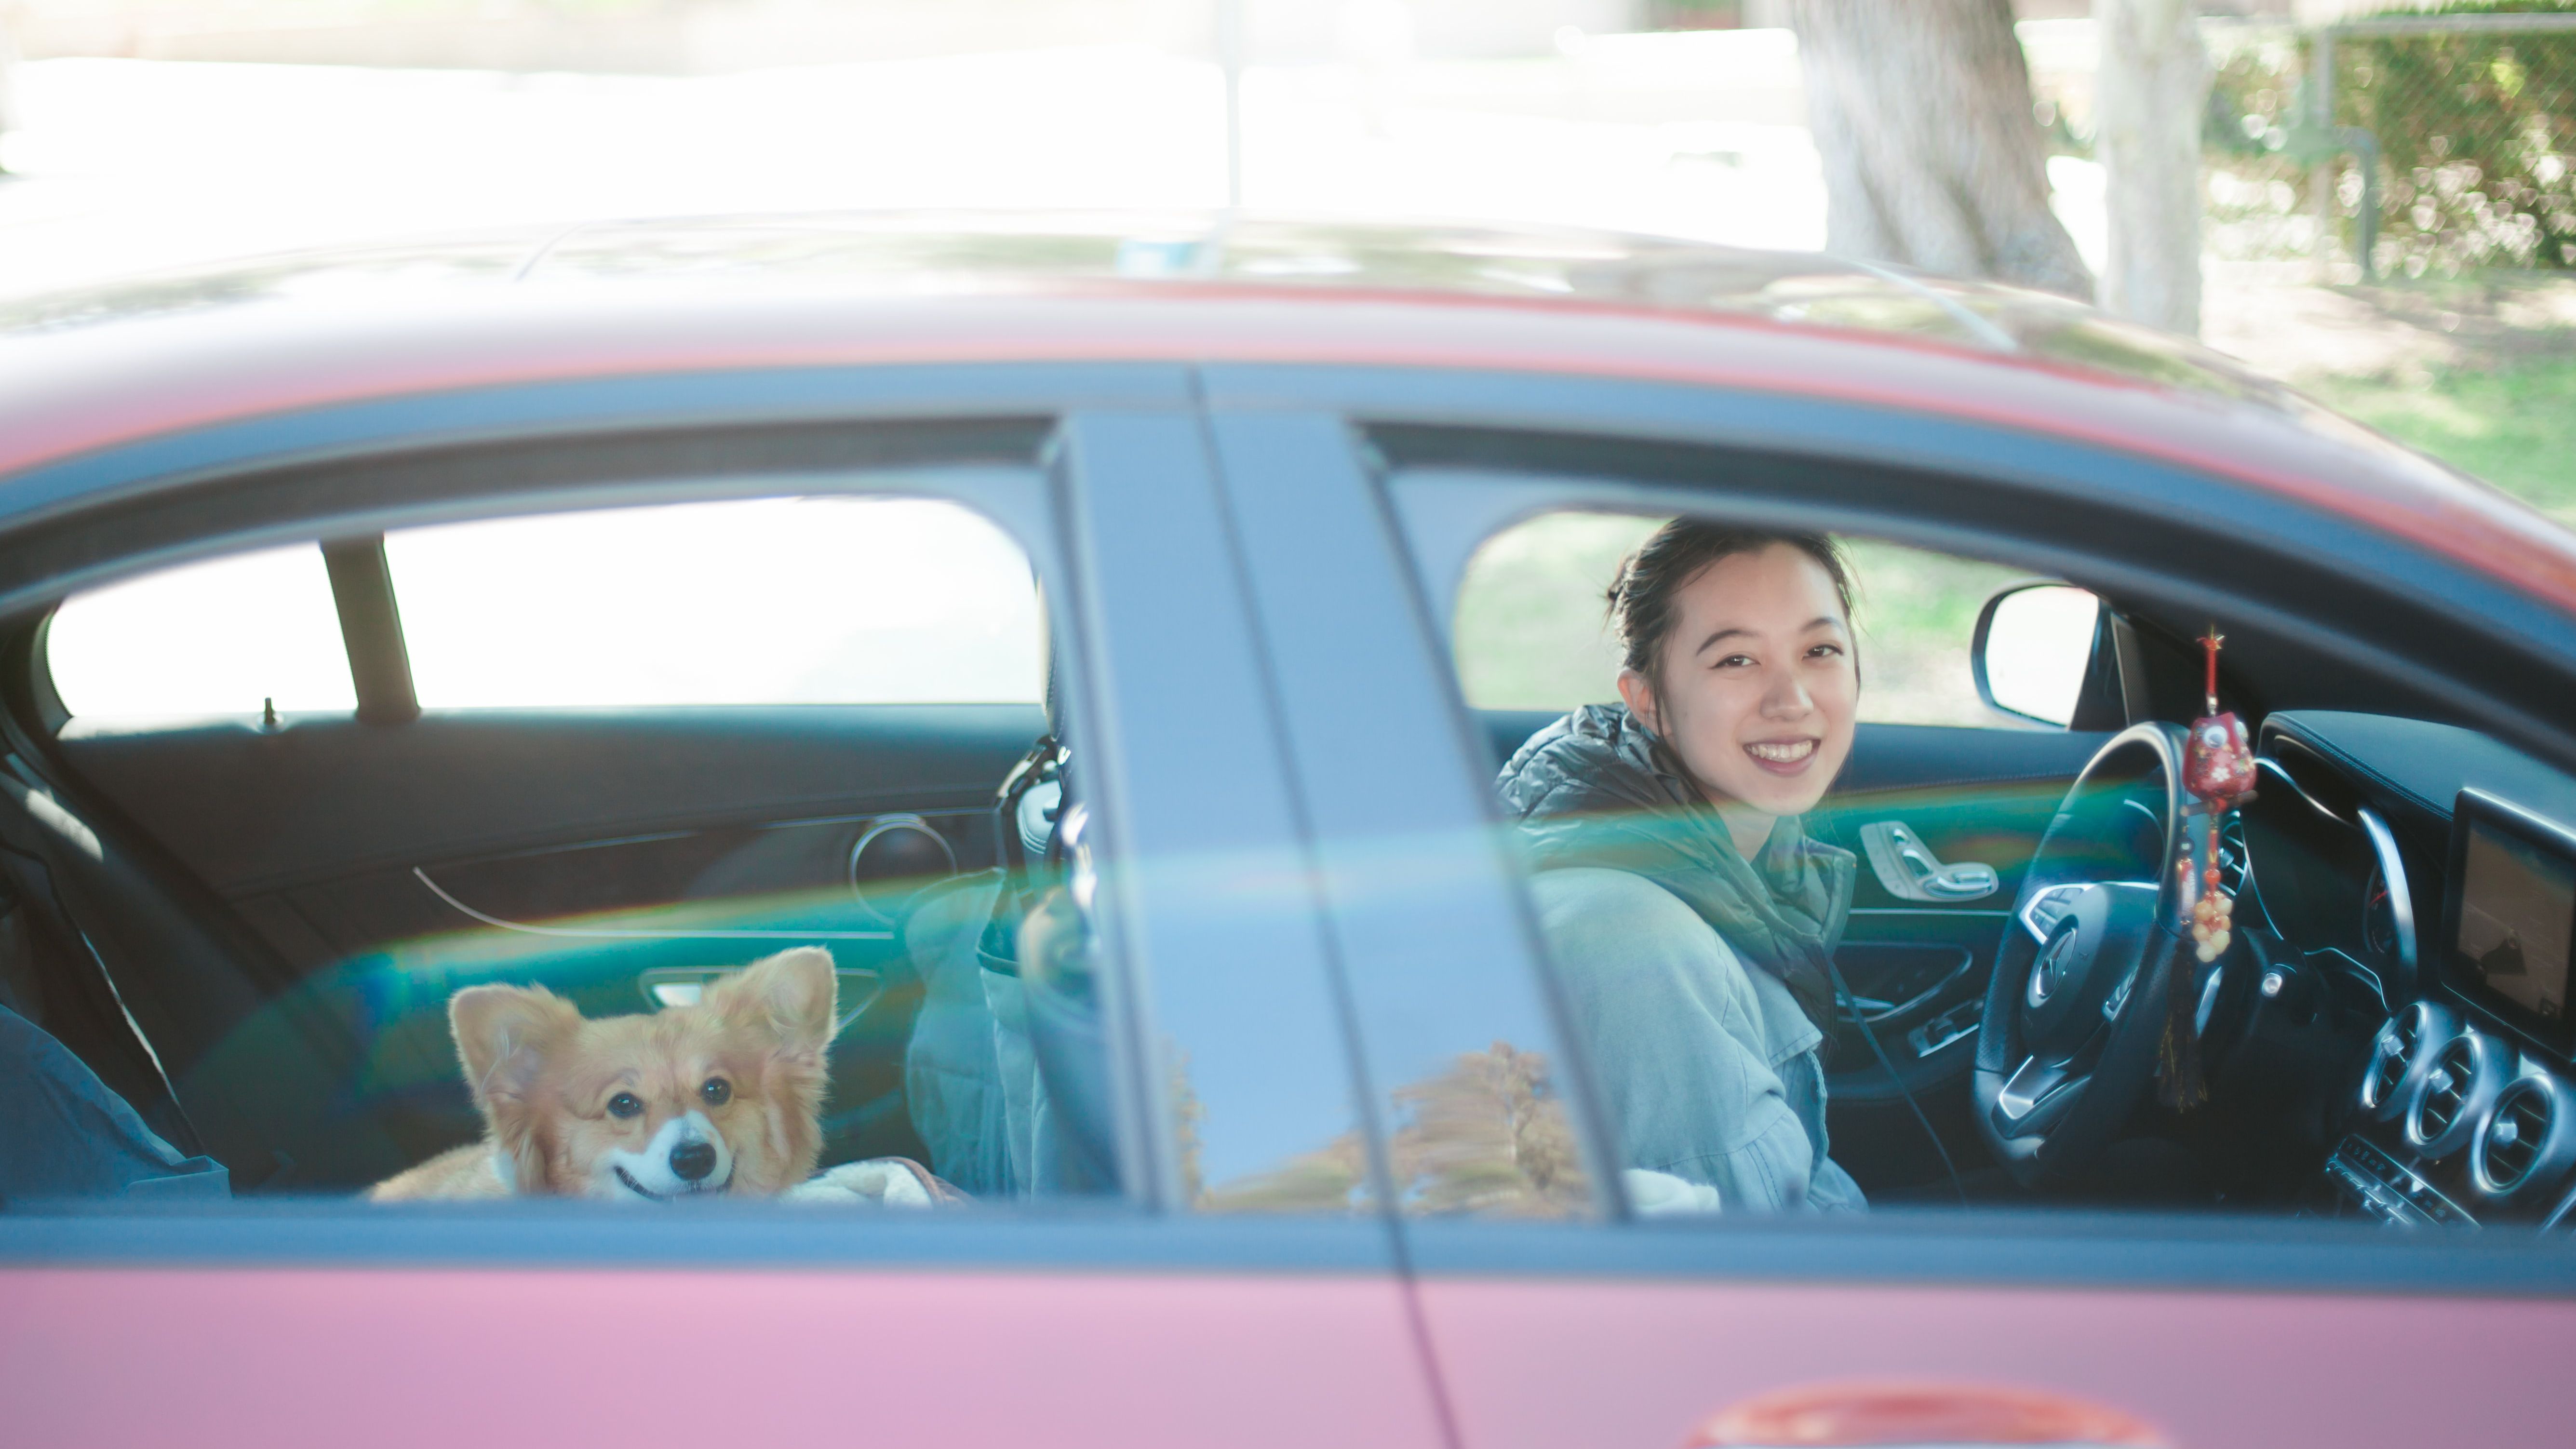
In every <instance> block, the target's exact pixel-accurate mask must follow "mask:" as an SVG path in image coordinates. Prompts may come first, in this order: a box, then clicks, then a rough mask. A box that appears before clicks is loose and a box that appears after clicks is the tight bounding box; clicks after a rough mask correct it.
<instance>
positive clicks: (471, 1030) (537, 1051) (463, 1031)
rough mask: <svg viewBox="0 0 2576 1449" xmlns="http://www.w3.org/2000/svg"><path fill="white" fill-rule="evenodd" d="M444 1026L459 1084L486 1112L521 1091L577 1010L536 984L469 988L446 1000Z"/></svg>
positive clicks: (577, 1018)
mask: <svg viewBox="0 0 2576 1449" xmlns="http://www.w3.org/2000/svg"><path fill="white" fill-rule="evenodd" d="M447 1024H448V1027H449V1029H450V1030H452V1031H454V1032H455V1033H456V1055H457V1057H458V1058H459V1059H460V1060H461V1061H463V1062H464V1063H465V1085H466V1086H468V1087H470V1088H472V1089H473V1092H474V1104H475V1105H476V1106H478V1107H481V1108H484V1109H485V1110H486V1111H487V1112H488V1111H489V1110H490V1109H491V1107H492V1104H493V1103H494V1102H496V1101H502V1102H516V1101H519V1100H521V1099H522V1098H524V1097H525V1096H526V1095H527V1091H528V1088H529V1087H530V1086H531V1085H532V1084H533V1083H534V1082H535V1081H536V1077H537V1069H538V1068H539V1067H540V1066H542V1065H543V1064H544V1062H545V1053H546V1050H547V1048H548V1047H550V1046H552V1045H553V1044H554V1043H555V1042H556V1041H557V1040H559V1039H561V1038H562V1037H563V1035H564V1034H565V1033H566V1032H569V1031H571V1030H572V1029H573V1028H575V1027H577V1026H579V1025H581V1013H580V1012H578V1011H576V1010H574V1009H573V1005H572V1003H571V1002H569V1001H566V1000H564V999H563V998H561V997H559V996H557V995H555V994H554V993H553V992H551V991H548V990H546V989H545V988H544V987H542V986H469V987H467V988H465V989H464V990H463V991H460V992H458V993H456V995H455V996H454V997H452V998H450V999H449V1001H448V1003H447Z"/></svg>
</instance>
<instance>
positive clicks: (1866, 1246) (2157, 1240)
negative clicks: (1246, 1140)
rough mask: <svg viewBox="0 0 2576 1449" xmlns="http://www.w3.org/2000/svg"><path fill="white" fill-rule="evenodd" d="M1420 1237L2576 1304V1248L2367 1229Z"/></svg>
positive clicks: (2059, 1277)
mask: <svg viewBox="0 0 2576 1449" xmlns="http://www.w3.org/2000/svg"><path fill="white" fill-rule="evenodd" d="M1406 1236H1407V1246H1408V1248H1409V1250H1410V1253H1411V1261H1412V1264H1413V1267H1414V1270H1415V1272H1416V1273H1417V1274H1419V1275H1420V1276H1422V1277H1425V1278H1451V1277H1514V1278H1573V1277H1590V1278H1631V1279H1635V1278H1650V1279H1654V1280H1656V1281H1659V1282H1672V1281H1675V1280H1680V1279H1741V1280H1745V1281H1754V1282H1806V1283H1853V1282H1861V1283H1883V1284H1958V1285H1962V1286H1972V1287H2002V1286H2012V1285H2024V1286H2031V1287H2041V1286H2045V1287H2050V1288H2148V1289H2216V1290H2233V1291H2240V1292H2311V1293H2409V1294H2428V1295H2435V1296H2441V1297H2454V1298H2486V1297H2514V1298H2569V1297H2576V1234H2570V1233H2552V1234H2538V1233H2532V1232H2527V1231H2521V1230H2516V1229H2510V1228H2487V1229H2483V1230H2481V1231H2478V1232H2475V1233H2469V1232H2423V1233H2399V1232H2392V1231H2390V1230H2389V1229H2387V1228H2385V1227H2382V1226H2380V1225H2378V1224H2377V1223H2365V1222H2349V1223H2347V1222H2328V1221H2322V1220H2298V1219H2287V1218H2241V1217H2237V1218H2231V1217H2222V1216H2217V1215H2212V1216H2209V1217H2195V1218H2179V1217H2175V1216H2173V1215H2170V1214H2166V1215H2154V1216H2150V1215H2146V1214H2126V1213H2084V1212H2074V1211H2070V1210H2066V1209H2062V1208H2049V1209H2044V1210H2037V1211H2030V1212H2019V1213H1955V1214H1954V1213H1934V1212H1928V1211H1926V1212H1912V1213H1908V1212H1879V1213H1875V1214H1871V1215H1869V1216H1867V1217H1858V1216H1855V1217H1849V1218H1812V1217H1811V1218H1796V1217H1773V1218H1753V1217H1739V1218H1726V1219H1709V1220H1699V1221H1684V1220H1680V1219H1667V1220H1663V1221H1655V1220H1648V1221H1645V1222H1641V1223H1638V1224H1636V1225H1633V1226H1630V1227H1625V1228H1620V1229H1612V1230H1590V1231H1587V1230H1581V1229H1568V1228H1566V1227H1563V1226H1548V1225H1534V1226H1519V1225H1506V1224H1471V1223H1454V1222H1453V1223H1435V1222H1426V1221H1420V1220H1415V1221H1412V1222H1409V1223H1408V1224H1407V1225H1406Z"/></svg>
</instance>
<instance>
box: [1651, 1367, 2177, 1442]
mask: <svg viewBox="0 0 2576 1449" xmlns="http://www.w3.org/2000/svg"><path fill="white" fill-rule="evenodd" d="M1897 1444H1907V1445H1933V1444H1937V1445H1940V1446H1942V1449H2003V1446H2006V1445H2021V1446H2030V1445H2039V1444H2046V1445H2052V1446H2064V1449H2074V1446H2078V1445H2081V1446H2085V1449H2094V1446H2099V1449H2171V1441H2169V1440H2167V1439H2166V1438H2165V1436H2164V1435H2162V1434H2160V1433H2158V1432H2157V1431H2156V1430H2155V1429H2154V1428H2152V1427H2150V1426H2149V1425H2148V1424H2147V1423H2146V1422H2145V1421H2143V1420H2141V1419H2137V1418H2134V1417H2132V1416H2130V1415H2128V1414H2124V1413H2121V1412H2120V1411H2119V1410H2117V1409H2108V1408H2104V1407H2103V1406H2101V1405H2100V1404H2094V1403H2088V1402H2086V1401H2085V1400H2082V1399H2076V1398H2070V1397H2068V1396H2066V1395H2064V1394H2051V1393H2043V1392H2040V1391H2038V1390H2033V1389H2007V1388H1989V1387H1983V1386H1978V1385H1973V1384H1942V1383H1924V1382H1878V1383H1868V1382H1863V1383H1845V1384H1814V1385H1807V1386H1802V1387H1798V1388H1791V1389H1781V1390H1778V1391H1776V1392H1773V1393H1768V1394H1762V1395H1759V1396H1757V1397H1755V1398H1750V1399H1747V1400H1745V1401H1744V1402H1742V1403H1740V1404H1734V1405H1731V1406H1729V1407H1727V1408H1725V1409H1722V1410H1720V1411H1718V1412H1717V1413H1716V1414H1715V1415H1714V1416H1712V1417H1710V1418H1709V1419H1708V1420H1707V1421H1706V1422H1704V1423H1702V1424H1701V1425H1700V1426H1699V1430H1698V1432H1696V1433H1695V1434H1693V1435H1692V1436H1691V1438H1690V1441H1689V1444H1688V1446H1687V1449H1859V1446H1862V1445H1897Z"/></svg>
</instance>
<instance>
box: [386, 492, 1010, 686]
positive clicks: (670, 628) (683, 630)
mask: <svg viewBox="0 0 2576 1449" xmlns="http://www.w3.org/2000/svg"><path fill="white" fill-rule="evenodd" d="M385 554H386V559H387V562H388V564H389V565H390V567H391V570H392V574H393V586H394V594H395V599H396V602H397V604H398V606H399V607H400V609H401V611H402V626H403V637H404V642H405V644H406V646H407V647H408V648H409V650H410V654H411V667H412V676H413V680H414V686H415V688H416V689H417V691H418V694H419V698H420V703H421V705H422V706H423V707H424V708H429V709H439V708H481V707H494V706H519V707H529V706H558V705H560V706H573V705H580V706H604V705H703V704H965V703H1011V702H1034V701H1036V700H1037V699H1038V698H1039V697H1040V695H1041V694H1042V692H1043V689H1044V675H1043V670H1042V668H1041V664H1040V659H1039V650H1040V645H1039V636H1040V630H1039V625H1038V604H1037V590H1036V586H1035V584H1034V583H1033V581H1032V579H1031V577H1030V573H1029V566H1028V562H1027V560H1026V559H1025V558H1023V557H1022V556H1021V554H1020V552H1019V550H1018V549H1017V548H1016V547H1015V546H1013V545H1012V543H1011V542H1010V540H1009V539H1008V538H1007V537H1005V536H1004V535H1003V534H1002V533H1001V531H1000V530H999V529H997V528H995V527H994V526H993V525H992V524H991V523H989V522H987V521H986V520H984V519H982V518H980V517H978V516H977V515H976V514H974V513H973V512H971V511H969V510H967V509H965V508H962V507H960V506H958V505H956V504H951V503H943V502H938V501H935V500H926V499H856V498H788V499H757V500H748V501H742V502H723V503H693V504H683V505H677V506H673V507H667V508H634V509H619V510H614V511H609V512H603V513H585V514H567V515H560V516H553V517H538V518H510V519H496V520H491V521H486V522H477V523H466V524H456V525H450V526H446V527H440V528H420V529H404V530H398V531H395V532H393V533H389V534H387V535H386V537H385Z"/></svg>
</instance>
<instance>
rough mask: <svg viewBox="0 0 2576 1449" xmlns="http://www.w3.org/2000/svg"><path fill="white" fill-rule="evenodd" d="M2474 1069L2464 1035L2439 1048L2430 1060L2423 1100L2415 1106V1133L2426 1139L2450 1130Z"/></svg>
mask: <svg viewBox="0 0 2576 1449" xmlns="http://www.w3.org/2000/svg"><path fill="white" fill-rule="evenodd" d="M2477 1069H2478V1068H2477V1062H2476V1061H2475V1060H2474V1059H2473V1058H2471V1057H2470V1055H2469V1043H2468V1041H2467V1040H2466V1039H2465V1038H2464V1039H2462V1040H2459V1041H2455V1042H2453V1043H2451V1044H2450V1045H2449V1046H2446V1047H2444V1048H2442V1054H2441V1055H2440V1056H2439V1057H2436V1058H2435V1059H2434V1061H2433V1075H2432V1078H2431V1079H2430V1080H2428V1081H2427V1082H2426V1083H2425V1084H2424V1100H2423V1102H2422V1103H2420V1104H2419V1105H2417V1107H2416V1108H2415V1135H2416V1136H2418V1137H2421V1138H2423V1139H2425V1140H2426V1141H2428V1142H2429V1141H2431V1140H2432V1139H2434V1138H2436V1137H2439V1136H2441V1135H2442V1134H2443V1133H2445V1132H2448V1131H2450V1130H2451V1124H2452V1123H2454V1122H2456V1121H2458V1120H2460V1104H2461V1103H2463V1102H2466V1101H2467V1100H2468V1099H2469V1088H2470V1086H2471V1085H2472V1084H2473V1083H2474V1082H2475V1081H2476V1079H2477Z"/></svg>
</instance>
